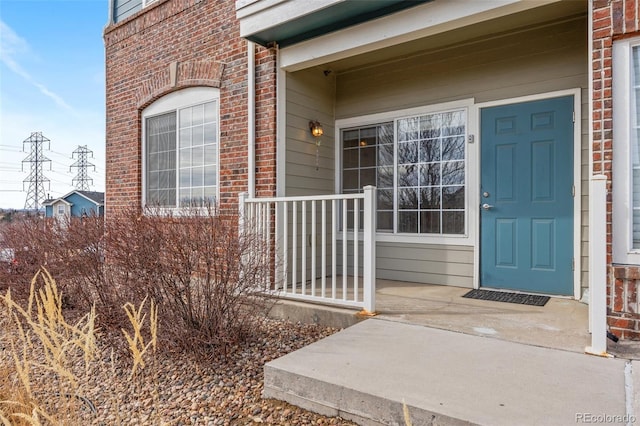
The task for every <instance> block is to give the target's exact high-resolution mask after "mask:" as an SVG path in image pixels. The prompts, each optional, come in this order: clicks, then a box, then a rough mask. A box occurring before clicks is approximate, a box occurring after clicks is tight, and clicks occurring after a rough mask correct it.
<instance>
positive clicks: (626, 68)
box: [612, 37, 640, 264]
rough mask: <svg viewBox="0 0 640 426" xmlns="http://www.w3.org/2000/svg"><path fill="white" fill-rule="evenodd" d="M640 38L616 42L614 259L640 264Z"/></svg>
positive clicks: (613, 53)
mask: <svg viewBox="0 0 640 426" xmlns="http://www.w3.org/2000/svg"><path fill="white" fill-rule="evenodd" d="M634 47H640V37H635V38H630V39H624V40H617V41H614V42H613V49H612V55H613V57H612V68H613V78H612V84H613V92H612V95H613V152H614V154H613V223H612V231H613V262H614V263H624V264H640V249H634V248H633V213H632V209H633V199H632V197H633V182H632V179H633V170H632V165H631V141H632V138H634V135H633V126H634V124H635V123H634V117H635V114H636V111H635V105H634V103H633V101H634V100H635V98H634V97H633V96H632V89H633V87H632V84H633V81H632V78H633V63H632V56H631V52H632V49H633V48H634Z"/></svg>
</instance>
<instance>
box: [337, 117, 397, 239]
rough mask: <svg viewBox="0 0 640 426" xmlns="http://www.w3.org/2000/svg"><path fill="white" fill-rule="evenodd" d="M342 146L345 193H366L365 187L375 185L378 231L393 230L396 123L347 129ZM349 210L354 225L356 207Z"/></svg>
mask: <svg viewBox="0 0 640 426" xmlns="http://www.w3.org/2000/svg"><path fill="white" fill-rule="evenodd" d="M342 146H343V150H342V192H343V193H355V192H362V191H363V188H364V187H365V186H367V185H375V186H376V187H377V189H378V216H377V217H378V230H385V231H391V230H393V123H383V124H379V125H374V126H367V127H361V128H358V129H349V130H344V131H343V132H342ZM360 205H361V206H362V203H360ZM347 210H348V214H349V218H350V219H349V221H350V222H352V221H353V206H352V204H350V208H348V209H347ZM360 215H361V216H362V211H361V212H360ZM348 225H349V224H348ZM362 228H363V222H362V220H361V221H360V229H362Z"/></svg>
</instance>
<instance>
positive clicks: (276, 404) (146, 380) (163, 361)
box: [4, 320, 354, 426]
mask: <svg viewBox="0 0 640 426" xmlns="http://www.w3.org/2000/svg"><path fill="white" fill-rule="evenodd" d="M336 331H338V330H336V329H331V328H325V327H319V326H313V325H301V324H292V323H290V322H286V321H280V320H268V321H267V322H266V323H265V326H264V329H263V330H262V332H259V333H257V334H259V335H260V337H257V338H256V339H254V340H253V341H251V342H248V343H247V344H245V345H242V346H238V347H234V348H232V350H230V351H229V353H230V355H228V356H227V357H226V358H220V359H219V360H218V361H214V362H213V363H205V362H201V361H198V360H195V359H192V358H190V357H189V356H185V355H184V354H183V355H180V354H177V353H160V354H158V355H157V357H156V360H155V361H154V362H151V363H148V364H147V366H146V367H145V370H144V372H143V373H144V374H141V375H139V376H138V377H136V378H134V379H130V377H129V373H130V370H129V366H130V364H128V363H127V362H124V361H123V362H119V361H115V363H114V362H112V361H111V358H110V356H105V357H104V359H102V360H99V361H98V362H97V364H96V365H97V367H95V368H94V369H93V371H91V373H90V374H88V375H87V376H86V378H82V379H81V389H82V391H81V392H82V394H83V396H84V397H86V398H87V399H88V400H89V401H91V402H92V403H93V404H94V405H95V409H96V413H91V412H89V410H86V411H87V412H86V413H85V414H84V415H83V420H82V422H83V424H93V425H117V424H126V425H161V424H167V425H207V426H208V425H255V424H271V425H312V424H313V425H354V423H352V422H349V421H346V420H343V419H341V418H328V417H323V416H320V415H318V414H315V413H311V412H308V411H305V410H303V409H300V408H298V407H294V406H292V405H289V404H286V403H284V402H280V401H276V400H264V399H262V397H261V394H262V386H263V384H262V382H263V366H264V364H265V362H268V361H270V360H272V359H275V358H278V357H280V356H282V355H285V354H287V353H289V352H292V351H294V350H296V349H299V348H301V347H303V346H306V345H308V344H310V343H313V342H315V341H317V340H319V339H321V338H323V337H326V336H328V335H330V334H332V333H335V332H336ZM4 361H5V362H6V361H8V360H7V359H6V358H4ZM47 376H48V375H47V374H43V375H42V376H41V377H39V382H40V383H39V384H38V386H37V387H38V388H42V389H43V390H45V392H46V389H47V388H49V389H51V388H55V385H53V383H54V382H55V380H53V379H52V377H47ZM49 392H52V393H53V392H55V391H54V390H53V389H51V390H49ZM85 422H86V423H85Z"/></svg>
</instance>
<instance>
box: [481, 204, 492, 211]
mask: <svg viewBox="0 0 640 426" xmlns="http://www.w3.org/2000/svg"><path fill="white" fill-rule="evenodd" d="M482 208H483V209H484V210H491V209H492V208H493V206H492V205H490V204H487V203H484V204H483V205H482Z"/></svg>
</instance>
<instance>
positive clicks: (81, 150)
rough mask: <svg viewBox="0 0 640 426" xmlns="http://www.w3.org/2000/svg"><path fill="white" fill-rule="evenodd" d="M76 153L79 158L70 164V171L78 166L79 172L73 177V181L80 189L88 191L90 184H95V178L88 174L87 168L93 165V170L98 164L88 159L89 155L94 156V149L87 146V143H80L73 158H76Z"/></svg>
mask: <svg viewBox="0 0 640 426" xmlns="http://www.w3.org/2000/svg"><path fill="white" fill-rule="evenodd" d="M76 155H77V156H78V159H77V160H76V162H75V163H73V164H72V165H71V166H69V171H71V169H72V168H73V167H77V168H78V174H77V175H76V177H74V178H73V180H72V182H71V183H72V184H73V186H75V187H76V189H78V190H80V191H88V190H89V185H93V179H92V178H90V177H89V175H88V174H87V168H89V167H91V166H92V167H93V171H95V170H96V166H95V165H93V164H91V163H89V162H88V161H87V158H88V156H89V155H91V158H93V151H91V150H90V149H89V148H87V146H86V145H78V148H76V150H75V151H73V154H72V158H76Z"/></svg>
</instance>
